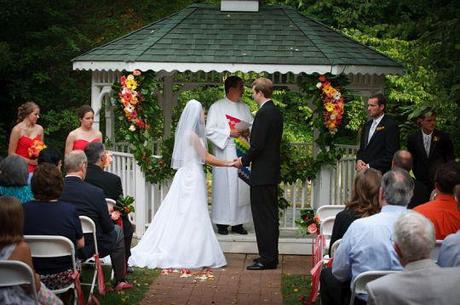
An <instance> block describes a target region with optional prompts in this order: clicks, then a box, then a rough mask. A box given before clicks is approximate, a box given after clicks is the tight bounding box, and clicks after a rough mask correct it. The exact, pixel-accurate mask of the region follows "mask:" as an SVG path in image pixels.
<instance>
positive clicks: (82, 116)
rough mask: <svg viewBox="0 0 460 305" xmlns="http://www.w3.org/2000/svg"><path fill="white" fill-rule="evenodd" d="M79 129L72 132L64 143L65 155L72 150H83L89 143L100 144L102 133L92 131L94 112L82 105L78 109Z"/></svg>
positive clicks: (89, 107)
mask: <svg viewBox="0 0 460 305" xmlns="http://www.w3.org/2000/svg"><path fill="white" fill-rule="evenodd" d="M77 114H78V119H79V120H80V127H78V128H77V129H74V130H72V131H71V132H70V133H69V135H68V136H67V140H66V141H65V154H66V155H67V154H68V153H70V152H71V151H72V150H84V149H85V147H86V145H88V143H91V142H102V133H101V132H100V131H99V130H95V129H93V122H94V110H93V109H92V108H91V106H89V105H83V106H81V107H80V109H78V112H77Z"/></svg>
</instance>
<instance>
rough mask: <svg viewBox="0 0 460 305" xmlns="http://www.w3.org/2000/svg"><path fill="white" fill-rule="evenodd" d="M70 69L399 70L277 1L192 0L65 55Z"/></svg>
mask: <svg viewBox="0 0 460 305" xmlns="http://www.w3.org/2000/svg"><path fill="white" fill-rule="evenodd" d="M73 67H74V69H77V70H80V69H82V70H101V71H102V70H105V71H109V70H134V69H140V70H143V71H146V70H154V71H160V70H165V71H187V70H189V71H192V72H196V71H205V72H209V71H217V72H222V71H229V72H235V71H242V72H269V73H274V72H281V73H288V72H292V73H296V74H297V73H301V72H305V73H313V72H318V73H326V72H331V73H334V74H339V73H352V74H377V75H381V74H395V73H396V74H399V73H402V66H401V64H399V63H397V62H396V61H394V60H393V59H391V58H389V57H387V56H385V55H383V54H382V53H380V52H378V51H375V50H373V49H371V48H369V47H367V46H365V45H363V44H361V43H359V42H357V41H354V40H352V39H350V38H349V37H346V36H345V35H343V34H341V33H339V32H338V31H335V30H333V29H331V28H330V27H328V26H326V25H324V24H322V23H320V22H318V21H316V20H314V19H312V18H310V17H308V16H305V15H302V14H301V13H300V12H298V11H297V10H296V9H294V8H292V7H288V6H284V5H273V6H260V8H259V11H257V12H241V11H234V12H233V11H221V10H220V7H219V6H216V5H209V4H192V5H190V6H188V7H186V8H184V9H183V10H181V11H179V12H177V13H175V14H173V15H171V16H169V17H166V18H163V19H161V20H159V21H156V22H154V23H151V24H149V25H147V26H145V27H143V28H141V29H139V30H137V31H134V32H132V33H129V34H127V35H125V36H122V37H120V38H118V39H116V40H114V41H111V42H109V43H107V44H105V45H102V46H100V47H97V48H95V49H93V50H91V51H89V52H87V53H85V54H83V55H80V56H78V57H77V58H75V59H73Z"/></svg>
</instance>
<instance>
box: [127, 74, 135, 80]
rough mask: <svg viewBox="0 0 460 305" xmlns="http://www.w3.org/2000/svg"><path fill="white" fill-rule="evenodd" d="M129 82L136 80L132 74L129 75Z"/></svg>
mask: <svg viewBox="0 0 460 305" xmlns="http://www.w3.org/2000/svg"><path fill="white" fill-rule="evenodd" d="M126 79H127V80H134V76H133V75H132V74H130V75H128V77H127V78H126Z"/></svg>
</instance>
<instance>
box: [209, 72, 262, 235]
mask: <svg viewBox="0 0 460 305" xmlns="http://www.w3.org/2000/svg"><path fill="white" fill-rule="evenodd" d="M224 87H225V97H224V98H223V99H220V100H218V101H216V102H215V103H214V104H212V105H211V107H210V108H209V111H208V115H207V122H206V133H207V138H208V139H209V140H210V141H211V143H212V146H213V147H212V149H213V153H214V155H215V156H216V158H218V159H221V160H234V159H236V158H237V151H236V149H237V147H236V144H235V141H234V139H237V138H240V137H244V138H245V139H246V140H247V139H248V136H249V129H250V128H251V126H252V122H253V117H252V115H251V112H250V110H249V107H248V105H246V104H245V103H243V102H242V101H241V98H242V96H243V93H244V83H243V80H242V79H241V78H240V77H238V76H229V77H227V79H226V80H225V82H224ZM228 117H232V119H233V120H234V121H233V122H232V123H231V124H229V119H228ZM235 121H241V124H236V125H235V124H234V122H235ZM245 125H246V126H245ZM231 126H232V127H231ZM241 126H244V127H245V129H243V130H241V129H238V127H241ZM245 139H242V140H245ZM212 171H213V183H212V192H213V202H212V216H211V220H212V222H213V223H215V224H216V225H217V232H218V233H219V234H222V235H227V234H228V226H231V230H232V232H234V233H237V234H248V232H247V231H246V229H245V228H244V227H243V224H245V223H248V222H250V221H252V215H251V205H250V198H249V185H248V184H247V183H246V182H244V181H243V180H242V179H240V178H239V176H238V169H236V168H233V167H229V168H218V167H213V169H212Z"/></svg>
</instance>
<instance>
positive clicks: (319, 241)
mask: <svg viewBox="0 0 460 305" xmlns="http://www.w3.org/2000/svg"><path fill="white" fill-rule="evenodd" d="M325 246H326V238H325V237H324V235H318V236H316V238H315V241H314V243H313V245H312V254H313V268H311V270H310V274H311V289H310V294H309V295H308V299H307V301H306V302H305V304H306V305H311V304H312V303H313V302H315V301H316V299H317V298H318V295H319V279H320V275H321V270H322V269H323V268H322V266H323V264H327V265H328V266H329V264H330V261H332V260H330V259H323V252H324V248H325Z"/></svg>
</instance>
